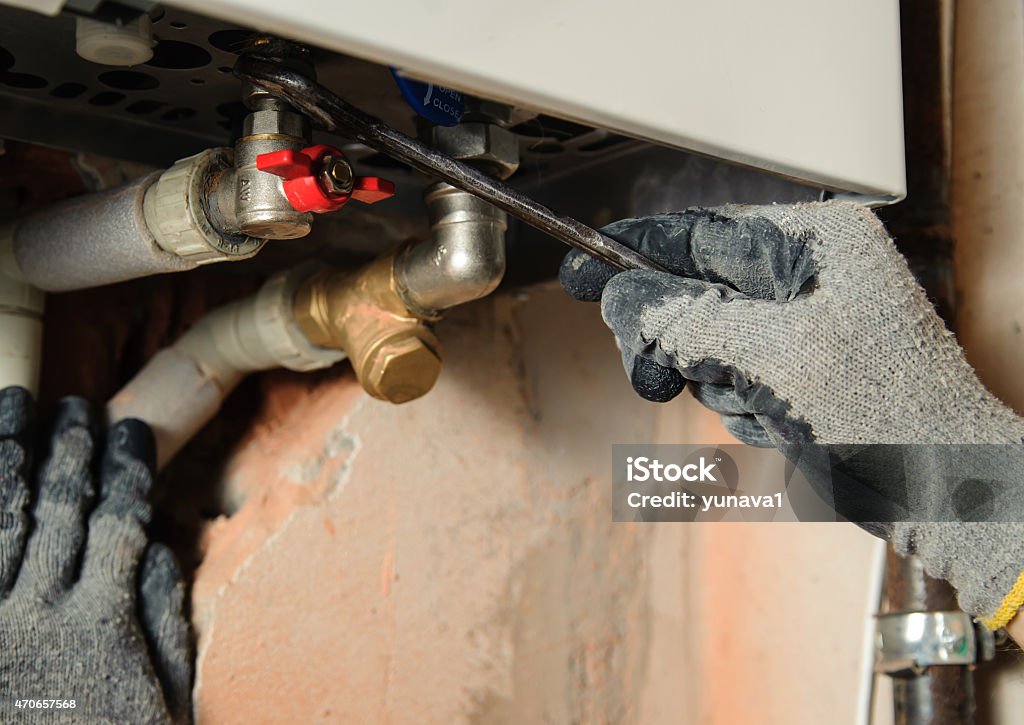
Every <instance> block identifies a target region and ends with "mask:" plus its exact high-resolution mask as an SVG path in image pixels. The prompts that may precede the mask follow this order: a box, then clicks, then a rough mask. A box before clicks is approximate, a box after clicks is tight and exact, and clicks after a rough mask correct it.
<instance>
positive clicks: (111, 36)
mask: <svg viewBox="0 0 1024 725" xmlns="http://www.w3.org/2000/svg"><path fill="white" fill-rule="evenodd" d="M153 45H154V43H153V22H152V21H151V20H150V19H149V16H148V15H140V16H139V17H138V18H136V19H135V20H132V21H131V22H129V23H126V24H124V25H120V24H114V23H104V22H101V21H99V20H90V19H89V18H75V52H76V53H78V55H80V56H81V57H83V58H85V59H86V60H89V61H92V62H93V63H99V64H101V65H120V66H132V65H141V64H142V63H145V62H146V61H147V60H149V59H150V58H152V57H153Z"/></svg>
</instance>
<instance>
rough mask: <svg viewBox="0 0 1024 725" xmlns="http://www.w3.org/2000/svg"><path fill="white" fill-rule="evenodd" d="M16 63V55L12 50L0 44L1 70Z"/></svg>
mask: <svg viewBox="0 0 1024 725" xmlns="http://www.w3.org/2000/svg"><path fill="white" fill-rule="evenodd" d="M13 65H14V56H13V55H11V52H10V51H9V50H7V48H4V47H2V46H0V70H7V69H8V68H10V67H11V66H13Z"/></svg>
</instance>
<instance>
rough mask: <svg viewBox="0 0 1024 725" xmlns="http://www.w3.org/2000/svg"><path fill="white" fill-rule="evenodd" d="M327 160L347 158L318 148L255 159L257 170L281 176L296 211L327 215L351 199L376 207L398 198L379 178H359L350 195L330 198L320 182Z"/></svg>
mask: <svg viewBox="0 0 1024 725" xmlns="http://www.w3.org/2000/svg"><path fill="white" fill-rule="evenodd" d="M326 156H340V157H341V158H345V155H344V154H343V153H341V151H339V150H338V149H336V148H334V147H333V146H328V145H326V144H318V145H316V146H310V147H308V148H304V149H302V150H301V151H295V150H294V149H284V150H282V151H271V152H269V153H265V154H260V155H259V156H257V157H256V168H257V169H259V170H260V171H266V172H267V173H268V174H274V176H280V177H281V178H282V179H284V181H283V182H282V183H281V186H282V187H283V188H284V195H285V196H286V197H287V198H288V203H289V204H291V205H292V208H294V209H295V211H303V212H305V211H311V212H314V213H316V214H326V213H327V212H331V211H335V210H337V209H340V208H341V207H343V206H345V202H347V201H348V200H349V198H352V199H355V200H356V201H361V202H363V203H364V204H375V203H377V202H378V201H383V200H384V199H388V198H390V197H392V196H394V195H395V185H394V184H393V183H392V182H390V181H388V180H387V179H381V178H378V177H376V176H357V177H356V178H355V179H353V183H352V191H351V193H349V194H331V193H330V192H328V191H326V190H325V189H324V188H323V186H322V185H321V183H320V180H319V179H318V178H317V175H318V174H319V173H320V169H321V166H322V164H323V160H324V157H326Z"/></svg>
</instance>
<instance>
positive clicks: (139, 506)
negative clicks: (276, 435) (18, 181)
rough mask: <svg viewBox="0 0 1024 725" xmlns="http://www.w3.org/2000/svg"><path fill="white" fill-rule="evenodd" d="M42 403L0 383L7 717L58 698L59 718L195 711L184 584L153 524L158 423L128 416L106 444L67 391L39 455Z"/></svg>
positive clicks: (0, 713) (1, 673)
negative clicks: (37, 423)
mask: <svg viewBox="0 0 1024 725" xmlns="http://www.w3.org/2000/svg"><path fill="white" fill-rule="evenodd" d="M32 408H33V404H32V400H31V398H30V397H29V395H28V393H27V392H26V391H25V390H23V389H21V388H6V389H4V390H2V391H0V719H2V720H3V721H4V722H13V721H15V720H17V719H19V718H24V717H28V716H31V715H36V716H37V717H38V715H39V712H38V711H39V710H40V709H42V705H41V704H40V703H39V701H45V700H56V701H59V702H61V703H62V706H60V707H57V706H55V705H51V706H50V707H48V708H47V710H46V712H47V716H46V721H47V722H74V723H79V722H137V723H166V722H187V721H188V720H189V719H190V699H191V698H190V688H191V678H192V659H191V652H190V643H189V632H188V624H187V622H186V620H185V618H184V616H183V613H182V609H183V604H184V587H183V584H182V581H181V575H180V573H179V572H178V568H177V565H176V564H175V562H174V558H173V556H172V555H171V553H170V551H169V550H167V549H166V548H165V547H163V546H162V545H159V544H149V543H148V540H147V537H146V531H145V526H146V523H147V522H148V521H149V517H150V507H149V504H148V503H147V500H146V498H147V495H148V493H149V488H150V485H151V483H152V477H153V474H152V470H153V455H154V444H153V436H152V433H151V432H150V430H149V428H148V427H147V426H146V425H145V424H143V423H141V422H139V421H136V420H126V421H122V422H120V423H118V424H117V425H115V426H114V427H113V428H111V429H110V431H109V432H108V433H107V436H106V442H105V445H104V447H103V450H102V451H95V450H94V449H95V448H96V447H97V435H96V430H95V428H96V426H95V424H94V422H93V420H92V418H91V415H90V413H89V409H88V405H87V404H86V403H85V402H84V401H81V400H78V399H65V400H64V401H62V402H61V404H60V407H59V410H58V412H57V415H56V420H55V422H54V426H53V430H52V433H51V434H50V436H49V439H48V445H47V446H46V447H45V448H44V449H43V450H42V451H41V453H42V454H43V455H42V461H41V462H40V464H39V465H38V467H36V466H35V462H34V461H33V455H32V436H33V430H32ZM94 453H99V458H100V460H99V461H98V466H94V461H93V458H94ZM97 489H98V490H97ZM94 496H95V497H96V498H97V499H98V500H97V502H96V505H95V506H93V505H92V504H93V498H94ZM30 505H31V506H30ZM29 508H30V511H29ZM18 700H22V701H24V700H32V701H35V702H36V704H35V706H34V707H29V706H28V705H27V704H26V703H24V702H23V703H22V707H21V708H19V707H18V704H17V701H18ZM70 701H74V706H73V707H71V706H70Z"/></svg>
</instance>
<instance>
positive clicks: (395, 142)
mask: <svg viewBox="0 0 1024 725" xmlns="http://www.w3.org/2000/svg"><path fill="white" fill-rule="evenodd" d="M235 75H237V76H238V77H240V78H242V79H244V80H247V81H249V82H251V83H254V84H255V85H257V86H261V87H263V88H266V89H267V90H269V91H270V92H271V93H273V94H274V95H277V96H279V97H281V98H283V99H284V100H286V101H287V102H288V103H289V104H291V105H292V106H294V107H295V108H298V109H300V110H302V111H305V112H306V114H307V115H309V116H310V117H311V118H312V119H313V120H314V121H315V122H318V123H319V124H320V125H321V126H322V127H323V128H324V129H326V130H327V131H340V132H343V133H344V134H345V135H347V136H351V137H353V138H355V139H357V140H358V141H361V142H363V143H364V144H366V145H367V146H369V147H371V148H373V149H375V150H377V151H380V152H382V153H385V154H387V155H389V156H392V157H393V158H396V159H398V160H400V161H402V162H404V163H406V164H408V165H409V166H412V167H413V168H414V169H417V170H418V171H422V172H423V173H425V174H429V175H431V176H436V177H437V178H439V179H441V180H442V181H446V182H448V183H449V184H451V185H452V186H455V187H457V188H460V189H464V190H465V191H468V192H469V193H471V194H473V195H474V196H477V197H479V198H481V199H483V200H484V201H488V202H490V203H491V204H494V205H495V206H496V207H498V208H499V209H502V210H503V211H506V212H508V213H509V214H511V215H512V216H514V217H516V218H518V219H521V220H522V221H524V222H525V223H527V224H529V225H530V226H532V227H536V228H537V229H540V230H541V231H543V232H545V233H547V234H549V235H551V236H552V237H554V238H555V239H557V240H559V241H560V242H564V243H566V244H568V245H570V246H572V247H576V248H578V249H582V250H583V251H585V252H587V253H588V254H590V255H592V256H594V257H597V258H598V259H600V260H601V261H603V262H605V264H608V265H609V266H611V267H614V268H615V269H653V270H657V271H662V272H663V271H665V270H664V269H663V268H662V267H661V266H660V265H658V264H656V263H655V262H652V261H651V260H649V259H647V258H646V257H644V256H643V255H641V254H639V253H637V252H635V251H634V250H632V249H630V248H629V247H627V246H626V245H624V244H621V243H620V242H617V241H615V240H614V239H612V238H611V237H609V236H606V235H604V234H602V233H601V232H599V231H597V230H596V229H591V228H590V227H588V226H587V225H585V224H583V223H582V222H579V221H577V220H575V219H573V218H572V217H567V216H562V215H561V214H558V213H557V212H555V211H553V210H551V209H549V208H548V207H546V206H544V205H543V204H541V203H539V202H536V201H534V200H533V199H531V198H529V197H527V196H526V195H525V194H522V193H520V192H518V191H516V190H515V189H513V188H511V187H510V186H507V185H505V184H503V183H502V182H500V181H498V180H497V179H494V178H492V177H490V176H488V175H487V174H485V173H483V172H481V171H479V170H477V169H474V168H473V167H472V166H469V165H467V164H464V163H462V162H460V161H457V160H455V159H453V158H451V157H450V156H448V155H447V154H444V153H441V152H439V151H438V150H437V149H433V148H431V147H430V146H427V145H426V144H424V143H421V142H420V141H417V140H416V139H414V138H410V137H409V136H406V135H405V134H404V133H401V132H400V131H396V130H395V129H393V128H391V127H390V126H388V125H387V124H385V123H384V122H383V121H381V120H380V119H377V118H374V117H373V116H371V115H369V114H367V113H364V112H363V111H361V110H359V109H358V108H355V107H354V106H352V105H350V104H348V103H346V102H345V101H343V100H342V99H341V98H339V97H338V96H336V95H335V94H334V93H332V92H331V91H329V90H328V89H326V88H324V87H323V86H321V85H319V84H317V83H316V82H315V81H313V80H310V79H309V78H308V77H306V76H305V75H303V74H302V73H299V72H296V71H293V70H290V69H288V68H286V67H284V66H282V65H281V63H280V62H279V61H278V60H277V59H274V58H264V57H259V56H255V55H243V56H242V57H240V58H239V59H238V61H237V62H236V63H235Z"/></svg>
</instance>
